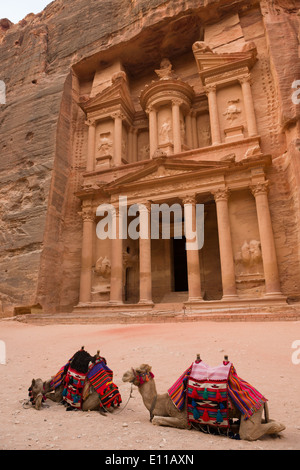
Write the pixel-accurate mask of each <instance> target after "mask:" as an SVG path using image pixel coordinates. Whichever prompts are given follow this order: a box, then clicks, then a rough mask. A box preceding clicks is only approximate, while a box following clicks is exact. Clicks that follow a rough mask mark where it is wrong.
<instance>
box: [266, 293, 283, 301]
mask: <svg viewBox="0 0 300 470" xmlns="http://www.w3.org/2000/svg"><path fill="white" fill-rule="evenodd" d="M264 298H265V299H282V300H283V299H285V298H286V297H285V296H284V295H283V294H282V292H266V293H265V294H264Z"/></svg>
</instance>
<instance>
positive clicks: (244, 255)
mask: <svg viewBox="0 0 300 470" xmlns="http://www.w3.org/2000/svg"><path fill="white" fill-rule="evenodd" d="M261 260H262V254H261V245H260V242H259V241H258V240H251V241H250V242H249V243H248V242H247V241H245V242H244V243H243V245H242V247H241V251H240V253H238V256H237V258H236V261H237V262H239V263H242V264H243V265H244V266H249V267H250V266H254V265H257V264H258V263H260V262H261Z"/></svg>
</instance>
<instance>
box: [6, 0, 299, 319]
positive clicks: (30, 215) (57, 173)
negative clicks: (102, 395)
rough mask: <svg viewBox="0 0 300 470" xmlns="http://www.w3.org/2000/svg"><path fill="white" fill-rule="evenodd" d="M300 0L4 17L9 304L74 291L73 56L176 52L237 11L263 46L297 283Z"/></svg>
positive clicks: (288, 276)
mask: <svg viewBox="0 0 300 470" xmlns="http://www.w3.org/2000/svg"><path fill="white" fill-rule="evenodd" d="M297 4H298V2H297V1H288V2H287V1H281V0H278V1H267V0H263V1H261V2H259V1H255V0H251V1H249V0H248V1H246V0H236V1H234V2H232V0H215V1H214V0H202V1H199V0H186V1H184V2H178V1H177V0H169V1H168V0H167V1H162V0H151V1H147V0H126V1H124V0H111V1H95V2H90V1H87V0H56V1H54V2H52V3H51V4H50V5H49V6H48V7H47V8H46V9H45V10H44V11H43V12H41V13H40V14H38V15H29V16H27V17H26V18H25V19H24V20H23V21H21V22H20V23H19V24H17V25H12V24H11V23H10V22H9V21H7V20H2V21H1V23H0V25H1V30H0V57H1V71H0V79H1V80H3V81H4V82H5V84H6V89H7V97H6V100H7V101H6V105H0V168H1V174H0V213H1V228H0V240H1V243H0V266H1V282H0V299H1V301H2V314H3V315H6V316H7V315H8V314H10V313H13V312H14V309H16V310H15V312H17V313H18V312H27V311H28V312H30V311H32V308H37V309H40V308H42V309H43V311H44V312H54V311H66V310H70V309H72V307H73V306H74V305H75V304H76V302H77V300H78V289H79V275H78V273H79V269H80V262H81V260H80V240H81V220H80V218H79V217H78V214H77V212H78V211H79V210H80V204H79V200H77V199H76V198H75V197H74V195H73V193H74V191H75V190H76V189H77V187H78V184H79V179H80V172H82V171H84V164H83V162H82V161H80V159H79V160H77V161H75V160H74V155H76V148H74V146H76V145H80V142H78V141H77V143H76V142H74V133H75V130H76V122H77V119H78V107H77V104H76V98H78V97H77V96H76V93H77V90H76V89H72V83H74V81H72V80H71V78H72V73H73V72H72V66H73V65H75V64H78V65H77V67H79V69H80V68H81V69H82V68H84V67H85V63H86V60H87V58H89V64H91V63H92V61H93V57H94V58H95V60H99V53H102V54H103V59H102V60H105V58H106V57H107V56H108V55H107V54H108V53H107V51H109V53H110V54H111V53H113V54H115V55H118V54H119V53H121V51H123V52H122V53H123V55H124V49H125V50H126V49H127V51H128V53H127V54H126V57H127V58H128V57H129V56H132V57H134V60H135V61H137V60H138V58H139V54H140V49H141V47H142V48H143V50H144V51H145V50H146V51H147V57H148V60H149V61H152V62H153V63H155V62H156V61H157V59H158V58H159V55H160V54H161V52H159V51H163V52H164V53H166V54H168V53H171V51H172V54H176V53H180V51H181V50H182V49H181V44H182V42H181V37H182V38H185V39H186V41H187V43H188V44H190V45H191V44H192V43H193V41H195V40H197V39H198V37H197V36H198V35H204V34H205V30H206V27H207V26H208V25H210V26H211V25H213V24H218V22H219V21H221V20H223V19H224V18H225V19H226V18H227V17H230V16H232V15H233V14H236V13H238V14H239V18H240V20H239V28H240V29H239V31H241V34H242V37H243V40H244V41H245V42H249V41H254V42H255V44H256V46H257V49H258V59H259V66H258V69H257V72H256V77H257V80H261V85H260V86H259V87H257V88H256V91H255V94H256V95H255V96H256V99H257V102H259V103H260V104H261V106H262V114H261V117H260V118H259V119H260V120H261V123H262V124H261V127H262V128H263V129H264V132H263V134H264V135H263V142H262V146H263V147H264V151H265V152H266V153H270V154H272V156H273V158H274V167H273V170H272V173H271V175H270V178H271V181H272V186H271V192H270V202H271V211H272V217H273V223H274V231H275V233H276V236H275V238H276V242H277V244H278V247H279V264H280V274H281V280H282V283H283V291H284V293H285V294H286V295H287V296H290V297H293V298H297V296H299V295H300V285H299V259H300V235H299V213H300V211H299V208H300V164H299V161H300V152H299V148H300V145H299V143H300V128H299V118H300V105H297V104H294V103H293V102H292V100H291V94H292V91H293V90H292V88H291V86H292V82H293V81H295V80H297V79H298V80H300V66H299V27H300V26H299V24H300V23H299V19H300V17H299V16H298V8H299V5H297ZM235 27H236V25H234V26H232V28H235ZM162 32H163V33H162ZM232 33H233V30H231V26H228V28H227V29H226V28H225V29H224V30H223V31H222V33H220V35H219V43H218V47H221V46H222V47H223V46H224V47H226V46H228V49H229V50H230V48H231V47H232V38H233V37H234V35H232ZM137 38H138V41H137ZM137 42H138V44H139V47H137V45H136V44H137ZM141 45H142V46H141ZM140 57H141V60H143V56H142V55H141V56H140ZM128 60H129V59H128ZM89 67H90V65H89ZM137 67H138V65H137ZM140 70H142V64H140ZM87 73H88V70H87ZM0 312H1V309H0Z"/></svg>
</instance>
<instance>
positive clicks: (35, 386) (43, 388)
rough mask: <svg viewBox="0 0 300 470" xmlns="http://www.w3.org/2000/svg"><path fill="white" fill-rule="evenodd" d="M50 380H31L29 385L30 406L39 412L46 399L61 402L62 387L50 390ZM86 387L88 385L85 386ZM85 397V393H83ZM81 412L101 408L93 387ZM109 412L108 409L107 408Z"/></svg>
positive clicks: (85, 399)
mask: <svg viewBox="0 0 300 470" xmlns="http://www.w3.org/2000/svg"><path fill="white" fill-rule="evenodd" d="M51 380H52V379H50V380H46V381H45V382H43V381H42V379H32V383H31V387H30V389H31V392H32V404H33V406H34V407H35V409H36V410H40V409H41V407H42V403H43V401H44V400H45V399H46V398H49V400H51V401H54V402H56V403H60V402H62V400H63V394H62V392H63V389H64V386H63V385H60V386H59V387H57V388H56V389H55V390H52V389H51V387H50V383H51ZM87 386H88V384H87ZM83 394H84V395H85V391H84V392H83ZM81 410H83V411H94V410H96V411H101V412H102V407H100V397H99V394H98V393H97V392H96V391H95V390H94V389H93V387H91V386H90V387H89V394H88V395H87V396H86V398H84V399H83V402H82V406H81ZM108 410H109V411H112V410H110V408H108Z"/></svg>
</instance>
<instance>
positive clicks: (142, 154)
mask: <svg viewBox="0 0 300 470" xmlns="http://www.w3.org/2000/svg"><path fill="white" fill-rule="evenodd" d="M74 3H75V4H76V8H74ZM95 3H96V2H95ZM180 3H181V2H176V1H175V0H174V1H173V0H171V1H169V2H167V4H166V2H165V1H160V0H155V1H153V2H151V8H150V7H149V2H145V1H143V0H137V1H135V2H121V1H120V0H113V2H110V3H109V5H108V6H104V7H103V8H101V11H100V9H99V8H98V7H97V5H96V4H95V5H91V3H90V2H87V1H84V0H76V2H74V1H72V2H71V0H67V1H64V2H61V1H60V0H56V1H55V2H53V3H52V4H51V5H49V6H48V7H47V8H46V9H45V10H44V11H43V12H42V13H40V14H39V15H29V16H28V17H26V18H25V19H24V20H23V22H20V23H19V24H18V25H11V24H10V22H7V21H2V22H1V25H2V29H1V36H0V54H1V57H3V60H2V67H3V68H2V70H1V74H2V76H0V79H1V80H3V81H4V82H5V84H6V90H7V100H6V104H5V105H0V106H1V147H0V148H1V155H3V156H4V158H2V159H1V165H2V168H1V170H2V171H1V173H2V176H1V187H0V198H1V202H2V204H1V210H0V211H1V218H2V224H1V233H0V236H1V240H2V242H1V251H0V263H1V276H2V280H1V291H0V298H1V309H2V312H1V310H0V312H1V315H3V316H5V315H6V316H7V315H10V314H19V313H32V312H35V311H39V312H44V313H55V312H71V311H79V312H80V311H82V312H85V311H89V312H91V311H95V312H99V311H100V312H101V311H104V310H105V309H108V308H113V309H122V310H123V309H126V308H128V309H132V308H133V309H135V310H138V309H139V308H140V309H142V310H143V309H149V310H150V311H151V310H155V309H157V308H158V309H162V308H163V306H164V305H167V304H169V303H172V304H174V303H175V304H177V306H178V309H179V310H180V309H182V307H183V306H184V307H185V308H187V309H194V310H195V309H196V310H197V309H198V310H200V311H201V309H206V308H207V306H208V305H209V306H211V307H210V308H212V309H214V310H218V309H219V308H220V309H223V308H224V305H226V306H228V307H229V308H231V307H234V306H235V305H239V306H240V307H241V308H243V306H249V305H250V306H251V305H262V306H268V308H270V309H272V308H273V307H276V306H278V305H279V306H285V305H287V302H288V303H291V302H293V303H294V305H296V306H297V305H298V302H299V301H300V283H299V282H300V281H299V280H300V237H299V222H300V220H299V214H300V211H299V207H300V164H299V161H300V155H299V141H300V140H299V139H300V135H299V132H300V131H299V117H300V111H299V106H298V105H297V104H294V103H293V102H292V99H291V94H292V88H291V87H292V82H293V80H294V79H295V77H297V73H298V78H299V79H300V69H299V66H297V63H298V62H299V61H298V50H299V38H298V33H297V32H298V30H299V16H298V15H297V11H296V10H294V9H293V8H292V6H291V8H289V6H288V5H287V2H281V1H279V0H277V1H276V2H274V1H272V2H271V1H270V2H269V1H261V2H254V1H253V2H249V1H243V0H241V1H237V2H234V3H232V2H230V1H229V0H228V1H227V0H220V1H218V2H217V3H216V2H199V1H196V0H188V1H187V2H185V3H184V6H182V5H180ZM288 3H289V2H288ZM292 3H293V2H291V4H292ZM120 7H122V8H121V9H120ZM71 11H72V15H73V16H72V21H71V20H70V13H71ZM74 11H77V12H78V13H76V14H75V13H74ZM113 11H122V14H121V13H120V14H116V15H115V16H113V15H112V12H113ZM74 14H75V16H76V17H77V19H76V21H75V20H74ZM87 21H88V23H87ZM75 25H76V26H75ZM62 31H64V35H62V34H61V33H62ZM83 32H84V34H82V33H83ZM279 36H280V37H282V38H284V39H283V40H282V47H283V48H285V47H287V46H286V45H287V44H289V46H288V50H287V51H286V52H287V53H286V54H285V55H284V54H282V53H280V54H279V51H278V48H276V46H275V44H276V38H277V37H279ZM13 63H16V65H15V66H12V64H13ZM297 67H298V68H297ZM287 70H288V71H289V72H288V77H287V76H286V73H287V72H286V71H287ZM289 81H290V82H289ZM288 90H289V91H288ZM125 197H126V204H127V206H126V207H125V208H124V207H121V208H120V207H119V202H120V198H121V199H122V198H125ZM103 204H108V205H110V207H112V208H113V220H114V221H115V222H117V223H116V227H117V229H116V234H115V235H116V236H115V237H114V238H113V239H110V238H105V237H99V236H98V235H99V234H98V233H97V227H98V228H99V223H101V220H102V221H103V219H104V218H105V217H106V214H104V213H101V214H100V213H99V212H98V208H99V206H101V205H102V207H103ZM136 204H140V205H142V206H140V207H142V208H143V210H142V211H141V219H143V221H144V224H145V225H144V228H145V227H147V230H148V229H149V227H151V223H153V221H154V220H158V222H157V230H158V234H159V237H157V238H155V239H152V240H150V239H147V237H144V238H141V237H140V238H139V239H135V238H132V237H127V238H126V237H123V238H122V236H121V235H120V229H119V227H122V230H125V231H126V232H127V231H129V228H130V227H131V228H132V226H133V225H132V224H134V223H135V222H134V215H133V213H130V212H129V211H128V210H129V208H130V207H131V208H132V207H134V206H135V205H136ZM163 204H167V205H168V207H172V205H174V207H175V206H176V207H177V208H179V212H180V209H181V218H179V219H178V218H176V217H175V215H174V214H175V212H174V213H170V214H169V215H170V223H169V236H168V237H163V236H162V234H163V233H165V229H166V227H165V225H164V223H163V218H162V217H160V218H159V217H158V219H155V217H156V216H157V215H156V214H155V213H154V212H153V205H154V206H155V207H157V205H159V206H161V205H163ZM197 204H199V205H200V204H202V205H204V215H203V218H204V244H203V247H201V249H199V250H186V249H185V243H186V242H187V243H188V242H192V240H189V239H188V237H187V238H186V239H183V240H179V239H178V238H177V237H176V236H175V235H176V233H175V232H176V230H177V229H178V227H181V228H182V227H184V226H185V224H188V223H189V222H191V224H193V220H194V216H195V214H196V207H197ZM124 220H125V222H124Z"/></svg>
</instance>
